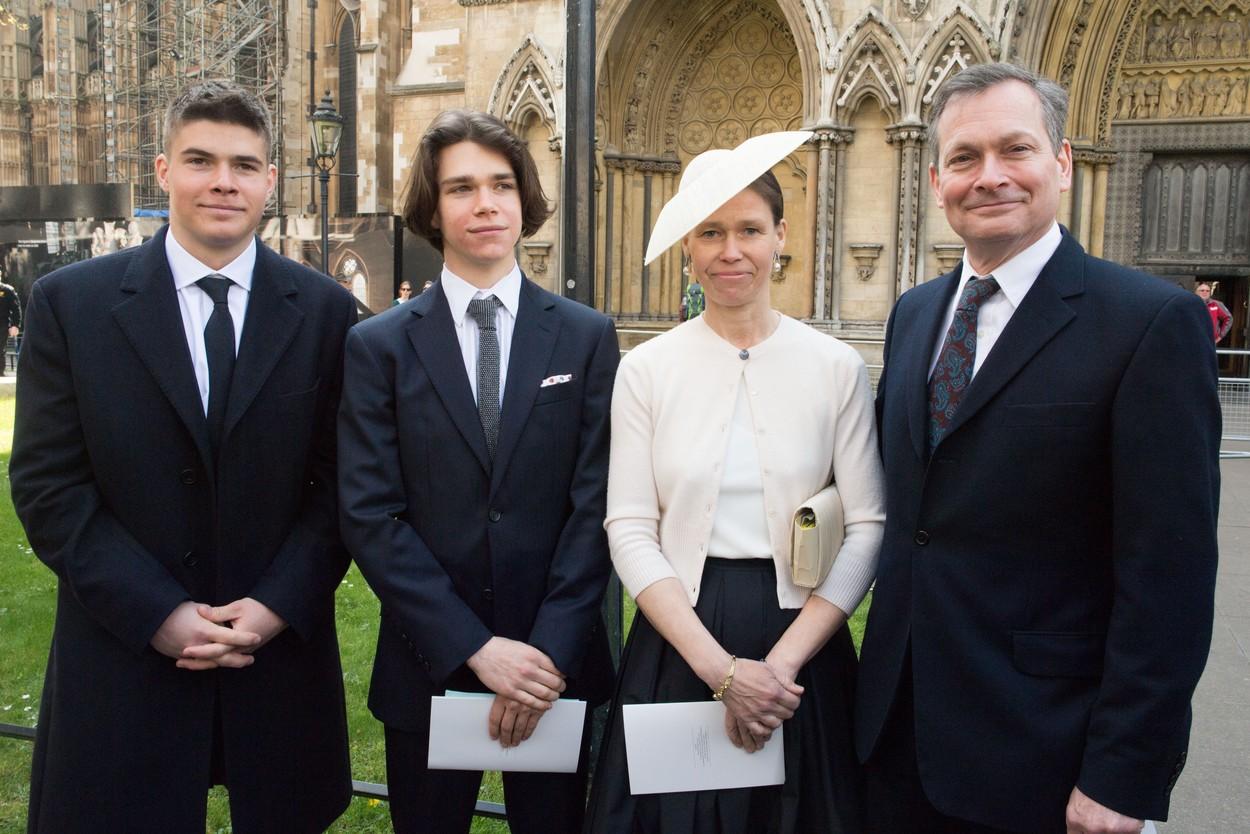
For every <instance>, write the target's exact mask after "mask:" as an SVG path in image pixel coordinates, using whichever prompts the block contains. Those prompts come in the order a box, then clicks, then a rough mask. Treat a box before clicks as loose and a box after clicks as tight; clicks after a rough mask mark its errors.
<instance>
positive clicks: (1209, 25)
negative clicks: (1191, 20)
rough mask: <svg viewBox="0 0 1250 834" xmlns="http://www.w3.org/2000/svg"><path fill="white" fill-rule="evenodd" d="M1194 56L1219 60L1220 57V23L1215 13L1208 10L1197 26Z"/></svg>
mask: <svg viewBox="0 0 1250 834" xmlns="http://www.w3.org/2000/svg"><path fill="white" fill-rule="evenodd" d="M1194 54H1195V55H1196V56H1197V57H1199V58H1218V57H1219V55H1220V21H1219V19H1218V18H1216V16H1215V12H1213V11H1211V10H1210V9H1207V10H1206V11H1205V12H1203V13H1202V21H1201V22H1200V23H1198V24H1197V37H1196V38H1195V41H1194Z"/></svg>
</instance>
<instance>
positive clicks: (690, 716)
mask: <svg viewBox="0 0 1250 834" xmlns="http://www.w3.org/2000/svg"><path fill="white" fill-rule="evenodd" d="M621 716H622V718H623V720H624V724H625V754H626V758H627V760H628V763H629V792H630V793H632V794H644V793H678V792H680V791H705V790H718V789H722V788H749V787H754V786H756V785H780V784H781V783H782V782H784V781H785V780H786V763H785V744H784V739H783V738H782V732H781V730H778V731H777V732H775V733H773V737H772V738H771V739H769V740H768V742H767V743H766V744H765V745H764V747H763V749H761V750H757V751H756V752H754V753H748V752H746V751H745V750H743V749H741V748H738V747H734V746H733V743H732V742H731V741H730V740H729V737H728V736H727V735H725V705H724V704H721V703H719V702H717V701H698V702H692V703H677V704H628V705H626V706H624V707H622V708H621Z"/></svg>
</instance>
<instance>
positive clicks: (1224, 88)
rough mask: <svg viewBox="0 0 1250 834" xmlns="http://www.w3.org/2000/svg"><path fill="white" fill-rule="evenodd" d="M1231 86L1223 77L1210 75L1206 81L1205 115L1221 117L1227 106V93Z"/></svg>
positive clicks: (1225, 77) (1226, 78)
mask: <svg viewBox="0 0 1250 834" xmlns="http://www.w3.org/2000/svg"><path fill="white" fill-rule="evenodd" d="M1231 86H1232V85H1231V84H1229V82H1228V77H1227V76H1225V75H1212V76H1211V77H1210V78H1209V79H1207V106H1206V110H1205V115H1207V116H1222V115H1224V108H1226V107H1227V106H1228V93H1229V88H1230V87H1231Z"/></svg>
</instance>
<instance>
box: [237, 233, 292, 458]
mask: <svg viewBox="0 0 1250 834" xmlns="http://www.w3.org/2000/svg"><path fill="white" fill-rule="evenodd" d="M296 292H297V290H296V287H295V282H294V281H293V280H291V276H290V275H289V274H287V272H286V269H285V268H284V267H283V264H282V261H281V259H280V258H279V257H278V256H277V255H275V254H274V253H273V252H270V251H269V249H268V248H266V247H265V245H264V244H262V243H261V242H260V241H259V240H258V241H257V242H256V267H255V269H254V270H253V272H252V290H251V292H250V293H249V294H248V299H247V313H246V315H245V316H244V319H243V336H242V338H241V340H240V342H239V357H238V359H237V360H236V361H235V365H234V376H233V377H232V378H231V380H230V399H229V400H228V401H227V404H226V424H225V428H224V429H223V431H222V444H223V445H224V444H225V443H226V441H227V440H228V438H229V437H230V431H231V430H232V429H233V428H234V427H235V426H236V425H237V424H238V422H239V420H240V419H241V418H242V417H243V414H244V413H245V412H246V411H247V408H248V406H250V405H251V404H252V400H254V399H256V395H257V394H258V393H259V392H260V389H261V386H263V385H264V384H265V380H267V379H268V378H269V375H270V374H271V373H273V369H274V368H275V367H276V366H277V364H278V360H279V359H281V358H282V355H283V354H284V353H285V352H286V349H287V347H288V346H289V345H290V344H291V341H292V340H293V339H294V338H295V334H296V333H298V332H299V328H300V324H301V323H302V322H303V320H304V314H303V313H302V312H300V310H299V308H298V307H296V306H295V303H294V302H293V301H292V299H293V298H294V297H295V295H296Z"/></svg>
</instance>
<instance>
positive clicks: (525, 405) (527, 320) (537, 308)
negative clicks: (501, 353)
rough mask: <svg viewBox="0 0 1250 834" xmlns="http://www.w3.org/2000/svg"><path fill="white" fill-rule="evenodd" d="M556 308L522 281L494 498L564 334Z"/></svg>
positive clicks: (493, 475) (494, 475)
mask: <svg viewBox="0 0 1250 834" xmlns="http://www.w3.org/2000/svg"><path fill="white" fill-rule="evenodd" d="M554 308H555V302H554V301H553V300H552V299H550V298H547V297H545V295H544V293H543V292H542V291H541V290H539V289H538V286H537V285H535V284H534V283H533V282H531V281H530V280H529V279H528V278H522V283H521V300H520V304H519V305H518V310H517V317H516V324H515V325H514V326H513V328H512V345H511V347H510V348H509V349H508V378H507V382H506V383H505V385H506V387H505V388H504V395H503V414H502V415H501V417H500V424H499V445H498V446H497V447H496V449H495V466H494V469H493V471H492V473H491V494H492V495H493V494H494V493H495V490H496V489H498V488H499V484H500V483H501V482H502V480H503V475H504V472H506V471H507V468H508V461H509V460H510V459H511V457H512V452H513V451H514V450H515V449H516V444H517V441H519V440H520V439H521V432H522V431H523V430H524V429H525V423H526V422H527V421H528V420H529V416H530V410H531V409H532V408H533V406H534V398H535V397H536V396H537V395H538V386H539V385H540V384H541V383H542V380H543V377H544V376H546V371H547V368H548V367H549V366H550V363H551V353H552V351H553V350H554V349H555V346H556V336H557V335H558V334H559V332H560V317H559V316H557V315H556V314H555V313H554Z"/></svg>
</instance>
